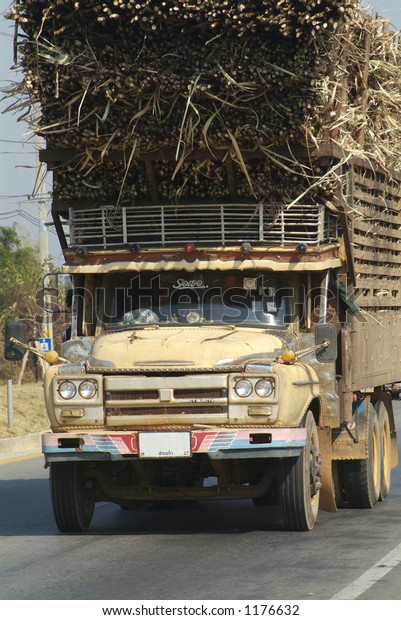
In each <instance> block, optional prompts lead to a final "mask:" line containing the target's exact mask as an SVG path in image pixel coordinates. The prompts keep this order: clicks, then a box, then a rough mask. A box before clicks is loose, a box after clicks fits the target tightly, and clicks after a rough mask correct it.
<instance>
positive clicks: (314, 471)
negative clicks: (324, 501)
mask: <svg viewBox="0 0 401 620" xmlns="http://www.w3.org/2000/svg"><path fill="white" fill-rule="evenodd" d="M321 475H322V469H321V466H320V458H319V445H318V438H317V434H316V430H315V431H314V432H313V433H312V436H311V445H310V450H309V480H310V485H309V490H310V503H311V507H312V509H313V512H315V511H316V512H317V510H318V508H319V495H320V493H319V491H320V486H321V484H320V478H321Z"/></svg>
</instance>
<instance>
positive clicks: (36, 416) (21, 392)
mask: <svg viewBox="0 0 401 620" xmlns="http://www.w3.org/2000/svg"><path fill="white" fill-rule="evenodd" d="M12 400H13V426H12V428H8V414H7V383H6V382H5V381H4V382H1V383H0V437H15V436H17V435H28V434H29V433H39V432H42V431H46V430H48V429H49V420H48V418H47V414H46V409H45V403H44V397H43V387H42V383H41V382H38V383H25V384H22V385H16V384H13V386H12Z"/></svg>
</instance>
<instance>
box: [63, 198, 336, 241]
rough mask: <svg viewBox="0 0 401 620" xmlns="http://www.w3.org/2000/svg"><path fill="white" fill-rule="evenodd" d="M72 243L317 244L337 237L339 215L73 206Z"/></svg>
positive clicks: (306, 208) (240, 208)
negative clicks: (76, 207)
mask: <svg viewBox="0 0 401 620" xmlns="http://www.w3.org/2000/svg"><path fill="white" fill-rule="evenodd" d="M69 225H70V245H71V246H75V247H76V246H80V245H84V246H86V247H89V248H90V247H98V248H104V249H106V248H108V247H112V246H124V245H125V246H126V245H128V244H131V243H132V244H133V243H138V244H140V245H141V246H142V247H156V246H157V247H174V246H177V245H178V246H180V245H183V244H184V243H186V242H192V243H196V244H197V245H203V246H206V247H208V246H230V245H238V244H240V243H242V242H243V241H248V242H250V243H256V244H261V243H266V244H269V245H285V244H293V243H300V242H304V243H309V244H311V245H316V244H319V243H322V242H324V241H328V240H329V238H333V237H335V238H336V237H337V236H338V221H337V218H336V217H335V216H334V215H333V214H331V213H330V212H329V211H326V210H325V208H324V207H323V206H322V205H294V206H292V207H287V206H285V205H267V204H201V205H199V204H196V205H195V204H193V205H147V206H135V205H133V206H125V207H121V208H119V209H118V210H116V209H115V208H114V207H111V206H103V207H98V208H92V209H75V208H71V209H70V215H69Z"/></svg>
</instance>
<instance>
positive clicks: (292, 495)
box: [280, 411, 321, 531]
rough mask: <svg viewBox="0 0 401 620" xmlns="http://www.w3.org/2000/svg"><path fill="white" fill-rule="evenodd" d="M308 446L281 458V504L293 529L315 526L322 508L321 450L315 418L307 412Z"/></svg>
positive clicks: (284, 518) (289, 527)
mask: <svg viewBox="0 0 401 620" xmlns="http://www.w3.org/2000/svg"><path fill="white" fill-rule="evenodd" d="M305 428H306V431H307V438H306V446H305V448H304V449H303V451H302V453H301V454H300V455H299V456H297V457H289V458H283V459H281V461H280V505H281V512H282V517H283V521H284V527H285V529H287V530H292V531H308V530H311V529H313V527H314V525H315V522H316V519H317V514H318V510H319V495H320V476H321V468H320V452H319V438H318V434H317V428H316V423H315V419H314V417H313V414H312V412H311V411H308V412H307V413H306V416H305Z"/></svg>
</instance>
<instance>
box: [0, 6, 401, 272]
mask: <svg viewBox="0 0 401 620" xmlns="http://www.w3.org/2000/svg"><path fill="white" fill-rule="evenodd" d="M10 4H11V3H9V2H6V3H5V6H6V7H7V8H5V9H2V10H1V13H0V49H1V54H0V89H1V90H3V89H4V88H7V86H8V85H9V84H10V82H12V81H20V80H21V77H22V76H21V74H20V73H19V72H17V71H15V70H11V69H10V67H11V66H12V64H13V24H12V22H10V21H8V20H6V19H5V18H4V14H5V13H6V12H7V10H8V7H9V6H10ZM363 4H364V5H365V4H366V3H363ZM369 6H370V8H371V9H372V10H373V11H375V12H377V13H379V14H380V15H381V16H383V17H386V18H388V19H389V20H390V21H391V23H392V24H393V26H394V28H395V29H397V30H401V0H371V2H370V4H369ZM6 106H7V103H6V102H4V101H3V102H1V103H0V111H1V112H2V111H3V110H4V109H5V107H6ZM17 116H18V115H17V114H11V113H8V114H4V113H2V114H0V226H12V225H13V224H14V223H16V225H17V229H18V230H19V231H20V233H21V235H22V236H25V237H26V238H29V239H31V240H32V242H37V240H38V238H39V219H38V203H37V202H35V201H28V196H31V195H32V194H33V192H34V190H35V185H36V176H37V174H36V155H35V144H34V142H33V140H32V139H29V134H28V128H27V125H26V124H25V123H23V122H17ZM49 182H50V178H49V179H48V180H47V181H46V189H50V186H49ZM47 208H50V205H49V206H48V207H47ZM47 219H48V221H50V220H51V217H50V216H48V218H47ZM48 230H49V234H48V242H49V254H50V256H51V257H52V258H53V261H54V263H55V264H61V263H62V253H61V250H60V246H59V244H58V241H57V237H56V235H55V234H54V232H52V230H51V228H48Z"/></svg>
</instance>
